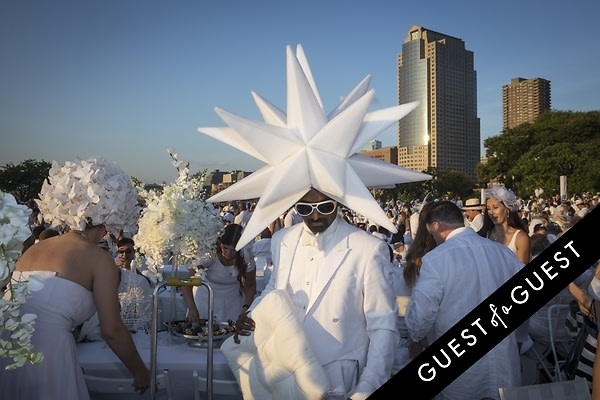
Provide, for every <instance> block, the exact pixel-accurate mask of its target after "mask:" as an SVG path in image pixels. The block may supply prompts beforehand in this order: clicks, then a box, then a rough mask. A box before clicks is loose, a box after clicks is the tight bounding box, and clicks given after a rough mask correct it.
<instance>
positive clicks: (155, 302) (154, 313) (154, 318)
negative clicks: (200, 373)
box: [150, 277, 213, 400]
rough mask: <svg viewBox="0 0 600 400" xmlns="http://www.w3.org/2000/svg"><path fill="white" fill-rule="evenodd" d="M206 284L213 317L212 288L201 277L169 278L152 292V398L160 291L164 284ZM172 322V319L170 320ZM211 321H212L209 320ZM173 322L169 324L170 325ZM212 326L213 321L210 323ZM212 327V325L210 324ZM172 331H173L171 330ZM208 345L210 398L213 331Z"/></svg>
mask: <svg viewBox="0 0 600 400" xmlns="http://www.w3.org/2000/svg"><path fill="white" fill-rule="evenodd" d="M200 285H203V286H206V287H207V288H209V297H208V308H209V312H210V316H211V318H212V314H213V310H212V296H213V293H212V288H211V287H210V286H208V284H206V283H203V282H202V281H201V279H200V278H197V277H192V278H182V279H180V278H174V277H173V278H167V279H165V280H164V281H162V282H159V283H157V284H156V286H155V287H154V291H153V292H152V297H153V307H152V337H151V344H150V400H155V399H156V351H157V346H158V292H159V291H160V289H161V288H162V287H163V286H200ZM170 322H171V321H170ZM209 323H210V322H209ZM170 325H171V324H169V326H170ZM210 325H211V326H212V323H210ZM209 328H210V326H209ZM171 333H172V332H171ZM208 346H209V351H208V352H207V361H210V363H209V364H208V365H207V367H206V368H207V374H206V375H207V379H210V380H209V381H208V388H210V391H209V393H208V398H209V400H210V399H211V397H212V360H213V358H212V331H211V332H210V333H209V337H208Z"/></svg>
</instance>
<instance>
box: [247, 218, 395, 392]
mask: <svg viewBox="0 0 600 400" xmlns="http://www.w3.org/2000/svg"><path fill="white" fill-rule="evenodd" d="M304 229H306V228H305V225H304V223H301V224H296V225H293V226H292V227H289V228H285V229H282V230H279V231H277V232H275V234H274V235H273V238H272V239H271V253H272V259H273V273H272V276H271V279H270V281H269V283H268V284H267V286H266V287H265V290H264V291H263V293H262V294H261V296H260V297H259V298H257V299H256V300H255V303H256V302H258V301H260V299H261V298H262V296H264V295H265V294H266V293H268V292H269V291H271V290H273V289H287V288H288V282H289V277H290V271H291V266H292V260H293V257H294V254H295V252H296V247H297V246H298V244H299V243H300V237H301V235H302V232H303V230H304ZM330 243H333V245H332V247H331V248H330V246H329V245H328V246H327V248H330V251H328V252H327V254H324V259H323V265H327V266H328V267H327V271H328V274H325V275H326V276H324V277H323V279H321V281H320V282H316V283H315V287H316V288H317V293H319V294H318V296H315V298H314V299H312V300H311V302H310V303H309V304H308V307H307V310H306V317H305V319H304V322H303V327H304V332H305V334H306V337H307V339H308V341H309V342H310V344H311V347H312V350H313V352H314V354H315V356H316V357H317V359H318V360H319V361H320V363H321V365H322V366H324V367H325V368H326V369H327V364H330V363H333V362H335V361H338V360H357V361H358V366H359V369H358V371H359V381H358V385H357V386H355V384H352V386H351V387H350V390H349V394H350V395H351V396H352V398H353V399H365V398H366V397H368V396H369V395H370V394H371V393H372V392H373V391H375V390H376V389H377V388H378V387H379V386H381V385H382V384H383V383H385V382H386V381H387V380H388V379H389V377H390V373H391V367H392V363H393V358H394V352H395V349H396V347H397V345H398V341H399V334H398V330H397V315H398V311H397V310H398V308H397V306H396V302H395V297H394V293H393V289H392V285H391V279H390V277H389V276H388V275H387V273H388V271H389V266H390V264H391V262H390V260H389V257H390V253H389V249H388V247H389V246H388V245H387V243H385V242H384V241H382V240H381V239H378V238H376V237H374V236H372V235H370V234H369V233H367V232H365V231H363V230H361V229H358V228H357V227H355V226H353V225H350V224H348V223H347V222H346V221H345V220H343V218H341V217H339V216H338V221H337V228H336V230H335V235H334V236H333V237H332V238H331V239H330ZM343 373H344V372H342V374H343ZM330 376H331V375H330ZM344 380H346V379H344ZM337 383H338V382H332V384H333V386H334V387H335V386H336V384H337ZM345 386H346V388H347V389H348V385H347V382H346V385H345Z"/></svg>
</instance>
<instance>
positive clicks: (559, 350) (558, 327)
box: [548, 304, 574, 381]
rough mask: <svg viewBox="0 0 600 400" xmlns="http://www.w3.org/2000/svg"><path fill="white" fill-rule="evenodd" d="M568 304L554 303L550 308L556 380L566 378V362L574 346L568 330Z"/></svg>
mask: <svg viewBox="0 0 600 400" xmlns="http://www.w3.org/2000/svg"><path fill="white" fill-rule="evenodd" d="M569 311H570V307H569V305H568V304H554V305H552V306H550V307H549V308H548V327H549V331H550V350H551V354H552V360H553V362H554V366H553V370H554V380H555V381H562V380H566V376H565V373H564V363H565V360H566V359H567V356H568V355H569V351H570V350H571V347H572V346H573V342H574V340H573V338H572V337H571V336H570V335H569V333H568V332H567V326H566V322H567V317H568V315H569Z"/></svg>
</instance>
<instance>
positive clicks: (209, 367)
mask: <svg viewBox="0 0 600 400" xmlns="http://www.w3.org/2000/svg"><path fill="white" fill-rule="evenodd" d="M202 286H206V289H207V290H208V343H207V347H208V348H207V349H206V396H207V397H206V398H207V399H208V400H212V391H213V390H212V388H213V317H214V310H213V296H214V294H213V289H212V288H211V287H210V285H208V284H207V283H206V282H202Z"/></svg>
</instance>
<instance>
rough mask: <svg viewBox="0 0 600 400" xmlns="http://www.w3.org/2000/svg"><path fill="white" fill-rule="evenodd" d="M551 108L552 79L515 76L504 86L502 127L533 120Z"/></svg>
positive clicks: (514, 125)
mask: <svg viewBox="0 0 600 400" xmlns="http://www.w3.org/2000/svg"><path fill="white" fill-rule="evenodd" d="M549 110H550V81H548V80H546V79H541V78H533V79H524V78H513V79H512V80H511V81H510V84H508V85H503V86H502V128H503V129H507V128H514V127H517V126H519V125H521V124H523V123H525V122H533V121H535V119H536V118H537V117H538V115H540V114H541V113H542V112H544V111H549Z"/></svg>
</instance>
